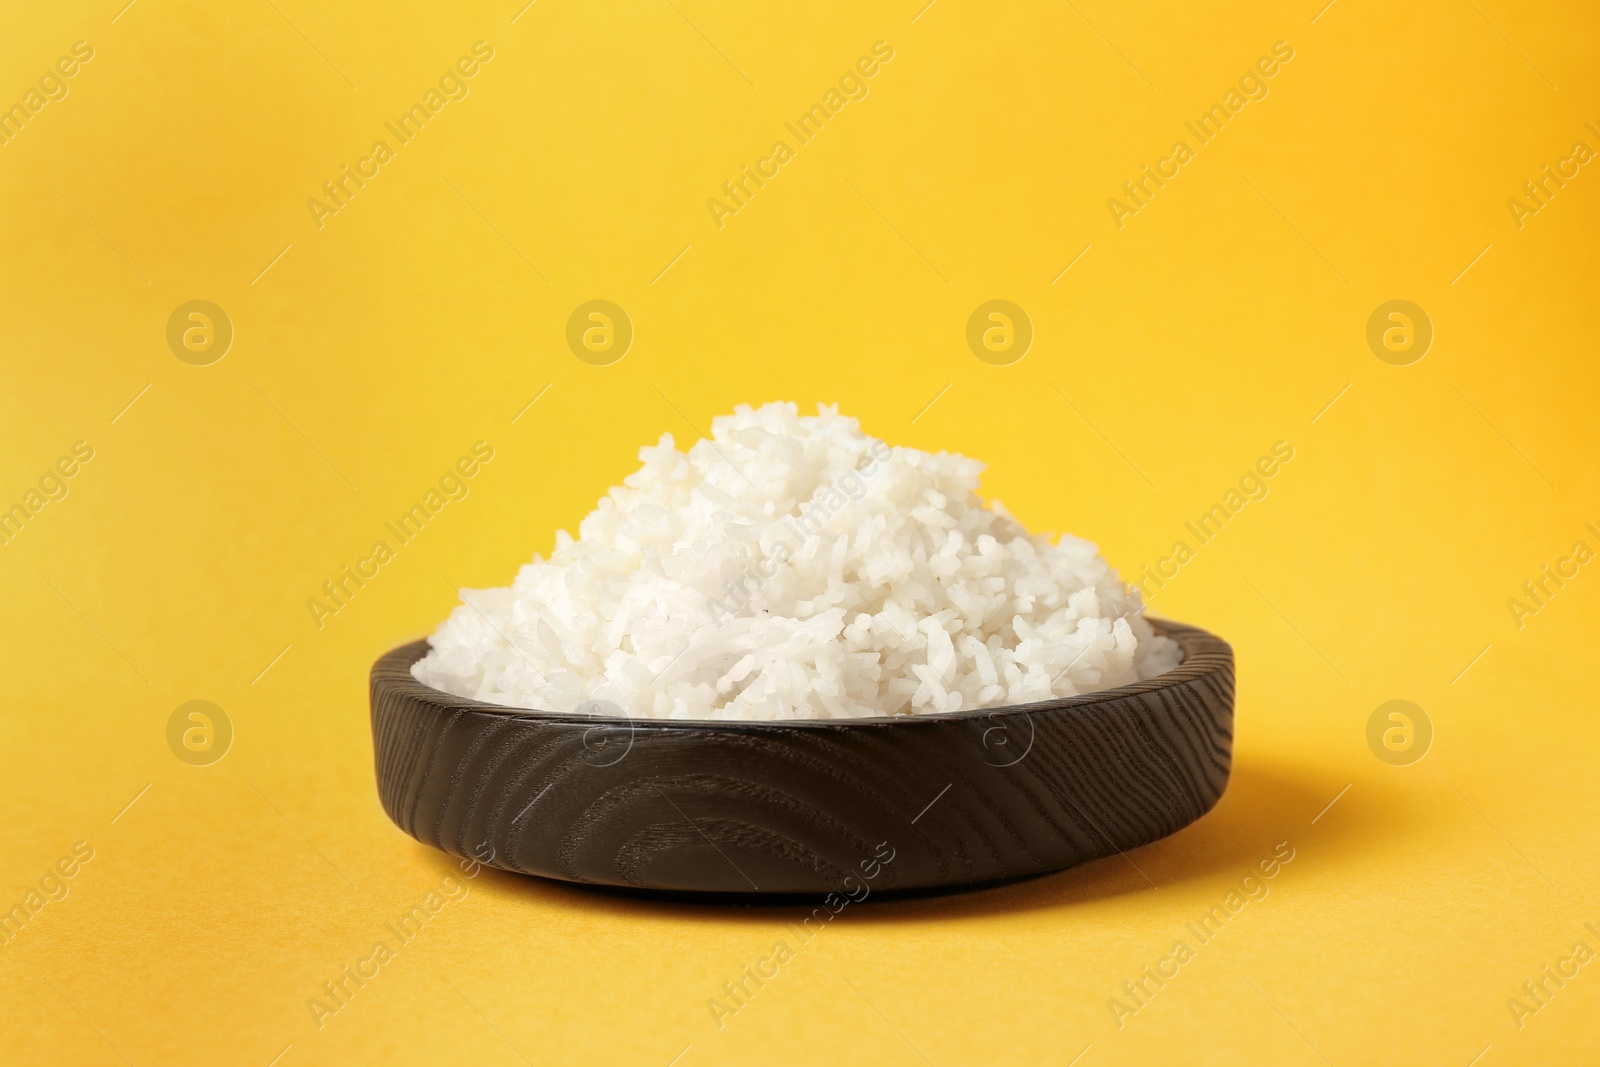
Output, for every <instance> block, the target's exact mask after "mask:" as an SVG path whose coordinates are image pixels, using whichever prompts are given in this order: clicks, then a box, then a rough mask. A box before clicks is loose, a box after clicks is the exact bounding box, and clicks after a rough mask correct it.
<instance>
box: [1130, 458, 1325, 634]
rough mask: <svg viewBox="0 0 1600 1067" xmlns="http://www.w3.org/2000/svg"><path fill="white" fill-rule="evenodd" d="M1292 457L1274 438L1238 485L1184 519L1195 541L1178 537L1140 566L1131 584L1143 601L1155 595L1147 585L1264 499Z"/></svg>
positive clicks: (1169, 574)
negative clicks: (1193, 516)
mask: <svg viewBox="0 0 1600 1067" xmlns="http://www.w3.org/2000/svg"><path fill="white" fill-rule="evenodd" d="M1292 459H1294V446H1293V445H1291V444H1290V443H1289V442H1287V441H1276V442H1274V443H1273V445H1272V451H1271V452H1270V453H1267V454H1264V455H1262V456H1261V457H1260V458H1258V459H1257V460H1256V461H1255V463H1254V464H1253V465H1252V466H1251V467H1250V468H1249V469H1248V470H1246V471H1245V472H1244V473H1243V474H1242V475H1240V476H1239V481H1238V484H1237V487H1230V488H1229V489H1228V491H1227V492H1226V493H1224V494H1222V499H1221V500H1219V501H1217V502H1216V503H1214V504H1212V505H1211V506H1210V507H1209V508H1207V509H1206V510H1205V511H1204V512H1202V513H1201V515H1200V517H1199V518H1198V519H1196V520H1194V521H1193V522H1186V523H1184V524H1183V528H1184V529H1185V530H1186V531H1187V532H1188V533H1189V534H1190V535H1192V536H1193V537H1194V541H1195V543H1194V544H1193V545H1191V544H1189V542H1188V540H1187V539H1185V538H1179V539H1178V540H1177V541H1175V542H1173V545H1172V548H1171V550H1170V551H1169V552H1168V553H1167V555H1165V556H1162V557H1161V558H1160V559H1158V560H1156V561H1155V563H1153V564H1151V563H1146V564H1145V565H1144V566H1143V567H1141V568H1140V573H1141V574H1142V575H1143V577H1141V578H1140V579H1139V580H1138V581H1136V582H1134V583H1133V584H1134V585H1135V586H1136V587H1137V588H1138V590H1139V593H1140V595H1141V596H1142V597H1143V599H1144V602H1145V603H1146V604H1148V603H1150V602H1151V601H1152V600H1154V599H1155V594H1154V593H1153V592H1152V591H1151V589H1150V586H1151V585H1154V586H1155V587H1156V589H1158V590H1159V589H1162V588H1163V587H1165V585H1166V583H1167V582H1170V581H1171V580H1172V579H1174V578H1176V577H1177V576H1178V571H1179V570H1181V569H1182V568H1183V566H1184V565H1185V564H1187V563H1189V562H1190V561H1191V560H1193V559H1194V558H1195V556H1196V554H1197V553H1198V552H1199V551H1200V549H1201V548H1204V547H1205V546H1206V545H1208V544H1210V543H1211V542H1212V541H1213V540H1215V539H1216V537H1217V535H1218V534H1220V533H1222V530H1223V527H1224V526H1226V525H1227V524H1228V523H1229V522H1231V521H1233V520H1234V519H1236V518H1238V516H1239V513H1240V512H1241V511H1243V510H1244V509H1245V505H1247V504H1249V503H1251V502H1252V501H1259V500H1265V499H1266V498H1267V494H1268V493H1270V492H1272V487H1271V485H1270V484H1268V483H1269V480H1270V479H1271V478H1272V477H1273V476H1274V475H1276V474H1277V473H1278V472H1279V471H1280V470H1282V469H1283V467H1284V465H1285V464H1287V463H1288V462H1289V461H1290V460H1292ZM1169 568H1170V569H1169Z"/></svg>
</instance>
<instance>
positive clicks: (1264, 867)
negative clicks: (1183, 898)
mask: <svg viewBox="0 0 1600 1067" xmlns="http://www.w3.org/2000/svg"><path fill="white" fill-rule="evenodd" d="M1294 856H1295V851H1294V847H1293V846H1292V845H1290V844H1289V842H1287V841H1279V842H1278V843H1277V844H1276V845H1274V846H1273V849H1272V855H1270V856H1266V857H1263V858H1262V859H1260V860H1257V861H1256V863H1255V866H1254V867H1252V868H1251V870H1250V872H1249V873H1248V874H1246V875H1244V876H1243V877H1242V878H1240V879H1239V881H1238V884H1237V886H1236V888H1233V889H1230V890H1229V891H1228V894H1227V896H1225V897H1223V898H1222V903H1220V904H1217V905H1215V906H1213V907H1212V908H1211V910H1210V911H1208V912H1205V913H1204V914H1202V915H1201V916H1200V918H1199V919H1198V920H1197V921H1198V923H1199V925H1198V926H1196V925H1195V923H1192V922H1186V923H1184V924H1183V926H1184V929H1185V930H1187V931H1189V934H1190V935H1191V936H1192V937H1193V938H1194V941H1195V946H1194V947H1191V946H1190V945H1189V943H1188V942H1187V941H1182V940H1176V941H1173V943H1172V947H1171V948H1170V949H1168V950H1167V954H1166V955H1165V956H1162V957H1161V958H1160V959H1158V960H1156V962H1155V963H1154V964H1149V963H1147V964H1145V965H1144V966H1142V967H1140V968H1139V973H1138V974H1137V975H1135V976H1134V977H1133V978H1130V979H1128V980H1127V981H1126V982H1123V983H1122V993H1121V996H1120V997H1118V996H1112V997H1107V998H1106V1010H1107V1011H1109V1012H1110V1013H1111V1020H1112V1021H1113V1022H1115V1023H1116V1024H1117V1029H1118V1030H1121V1029H1122V1028H1123V1027H1124V1026H1126V1025H1127V1021H1128V1019H1129V1018H1130V1017H1131V1016H1134V1015H1137V1014H1139V1013H1140V1012H1141V1011H1143V1010H1144V1009H1145V1008H1147V1007H1149V1006H1150V1002H1151V1001H1153V1000H1154V999H1155V998H1156V994H1157V993H1160V992H1161V991H1162V990H1163V989H1165V988H1166V986H1167V983H1168V982H1171V981H1173V980H1174V979H1175V978H1177V977H1178V975H1179V974H1180V973H1181V971H1182V968H1183V965H1184V964H1186V963H1188V962H1189V961H1191V960H1193V959H1194V958H1195V954H1196V951H1197V949H1199V948H1204V947H1205V946H1206V945H1209V944H1211V942H1213V941H1215V940H1216V939H1217V937H1218V936H1219V935H1220V934H1221V933H1222V931H1223V930H1224V929H1226V928H1227V925H1228V924H1229V923H1230V922H1233V921H1234V920H1235V919H1237V918H1238V917H1239V914H1240V913H1241V912H1243V911H1244V910H1245V907H1246V906H1247V905H1249V904H1251V903H1256V904H1259V903H1261V902H1262V901H1263V900H1266V899H1267V894H1268V893H1270V892H1272V887H1271V885H1269V884H1268V883H1269V881H1270V880H1271V879H1273V878H1276V877H1277V876H1278V875H1279V874H1280V873H1282V871H1283V868H1284V867H1286V866H1288V865H1289V864H1290V863H1291V862H1292V861H1293V860H1294Z"/></svg>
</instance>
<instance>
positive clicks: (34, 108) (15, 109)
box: [0, 41, 94, 147]
mask: <svg viewBox="0 0 1600 1067" xmlns="http://www.w3.org/2000/svg"><path fill="white" fill-rule="evenodd" d="M93 58H94V48H93V46H91V45H90V44H89V42H88V41H74V42H72V51H71V52H70V53H69V54H66V55H63V56H61V58H59V59H57V60H56V61H55V63H54V64H52V65H51V66H50V67H48V68H46V70H45V72H44V73H43V74H41V75H40V76H39V80H38V81H37V82H36V83H35V85H34V87H32V88H29V89H28V90H27V92H25V93H23V94H22V97H21V99H19V100H18V101H17V102H16V103H14V104H12V105H11V106H10V107H8V108H5V109H4V110H3V111H0V147H4V146H6V145H9V144H10V143H11V142H12V140H13V139H15V138H16V137H17V136H18V135H19V134H21V133H22V129H23V127H25V126H26V125H27V124H28V123H30V122H32V121H33V120H34V119H36V118H38V117H39V112H41V111H43V110H44V109H45V107H46V106H48V105H49V104H51V103H53V102H55V101H58V100H65V99H66V98H67V94H68V93H70V92H71V91H72V87H71V86H70V85H68V84H67V81H68V79H70V78H75V77H77V75H78V71H79V70H81V69H82V66H83V64H85V63H88V62H89V60H91V59H93Z"/></svg>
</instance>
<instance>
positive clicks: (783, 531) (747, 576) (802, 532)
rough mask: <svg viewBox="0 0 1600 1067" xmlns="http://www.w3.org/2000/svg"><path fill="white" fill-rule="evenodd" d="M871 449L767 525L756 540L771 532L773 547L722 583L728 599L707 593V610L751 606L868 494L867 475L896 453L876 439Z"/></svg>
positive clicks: (725, 616) (723, 613) (717, 613)
mask: <svg viewBox="0 0 1600 1067" xmlns="http://www.w3.org/2000/svg"><path fill="white" fill-rule="evenodd" d="M867 451H868V456H867V459H866V461H865V462H864V463H862V464H861V466H859V467H855V468H853V469H852V470H848V471H846V472H845V473H844V474H843V475H841V476H840V478H839V479H838V484H836V485H830V486H828V487H827V488H826V490H823V491H819V492H817V493H814V494H812V497H811V501H810V502H809V503H808V504H806V505H805V506H804V507H802V508H801V509H800V514H799V515H797V516H795V517H793V518H787V517H786V518H784V519H783V520H782V521H780V522H774V523H771V524H770V525H769V526H767V528H766V530H765V531H763V536H762V537H761V539H760V540H758V541H757V542H756V544H758V545H759V544H760V543H761V541H765V540H767V538H766V536H765V534H766V533H768V532H770V533H772V534H773V535H774V536H773V538H772V539H771V542H772V547H771V549H769V550H768V551H767V552H766V554H765V555H763V556H762V557H761V558H760V559H757V560H754V561H751V560H750V559H748V558H747V559H746V560H745V562H744V565H743V566H742V567H741V568H740V569H739V576H738V577H737V578H729V579H728V580H727V581H726V582H724V583H723V584H722V591H723V592H724V593H726V594H727V596H728V600H727V602H726V603H724V602H723V601H722V600H720V599H718V598H717V597H714V596H708V597H706V613H707V614H708V615H710V616H711V618H712V620H713V621H715V622H718V623H723V622H727V621H728V620H729V619H732V618H735V617H736V616H737V615H738V614H739V613H740V612H741V611H744V610H746V609H747V608H749V607H750V606H751V605H752V604H753V603H754V602H755V599H756V597H757V596H759V595H760V593H761V589H762V586H764V585H765V584H766V583H767V582H769V581H771V580H772V579H773V578H774V577H776V576H777V574H778V571H779V570H780V569H781V568H782V567H783V565H784V564H786V563H787V562H789V560H791V559H793V558H794V557H795V556H796V555H798V554H799V552H800V550H801V549H803V548H804V547H805V546H806V545H807V544H808V543H810V542H812V541H814V540H816V539H817V538H819V537H821V536H822V534H823V531H824V530H825V529H826V528H827V525H828V523H829V522H830V521H831V520H832V519H833V518H834V517H835V516H837V515H838V514H839V513H840V512H841V511H843V510H844V507H845V505H846V504H847V503H849V502H850V501H852V500H860V499H861V498H862V497H864V496H866V495H867V479H869V478H871V477H872V476H873V475H874V474H876V473H877V472H878V471H879V470H881V469H882V468H883V464H884V461H886V460H887V459H889V457H890V456H892V455H893V454H894V449H892V448H890V447H889V446H888V445H886V444H884V443H883V442H882V441H876V440H875V441H873V442H872V444H871V445H870V446H869V447H868V449H867Z"/></svg>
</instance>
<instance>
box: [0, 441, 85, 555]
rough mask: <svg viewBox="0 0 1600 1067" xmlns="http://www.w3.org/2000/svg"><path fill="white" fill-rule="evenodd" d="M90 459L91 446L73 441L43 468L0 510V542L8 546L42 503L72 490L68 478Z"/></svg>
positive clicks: (41, 507) (42, 506) (33, 516)
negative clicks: (68, 448)
mask: <svg viewBox="0 0 1600 1067" xmlns="http://www.w3.org/2000/svg"><path fill="white" fill-rule="evenodd" d="M91 459H94V446H93V445H91V444H90V443H89V442H88V441H77V442H74V444H73V446H72V450H71V451H70V452H68V453H67V454H66V455H63V456H62V457H61V458H60V459H57V460H56V461H55V463H54V464H52V465H51V466H49V467H46V468H45V472H44V473H43V474H41V475H40V476H39V479H38V481H37V482H36V483H35V488H30V489H29V490H28V491H27V492H25V493H23V494H22V498H21V499H20V500H18V501H17V502H16V503H14V504H12V505H11V506H10V507H9V508H4V510H0V545H9V544H10V543H11V542H12V540H14V539H15V538H16V536H17V535H18V534H20V533H21V532H22V528H23V527H24V526H26V525H28V523H29V522H31V521H33V520H34V519H35V518H37V517H38V514H39V512H41V511H43V510H44V509H45V505H47V504H50V503H52V502H54V501H60V500H65V499H66V498H67V494H68V493H70V492H71V491H72V487H71V486H70V485H68V484H67V482H68V480H69V479H71V478H74V477H76V476H77V474H78V472H79V471H80V470H82V469H83V466H84V464H86V463H88V462H89V461H90V460H91ZM0 507H3V505H0Z"/></svg>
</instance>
